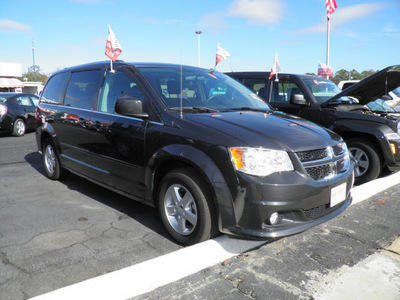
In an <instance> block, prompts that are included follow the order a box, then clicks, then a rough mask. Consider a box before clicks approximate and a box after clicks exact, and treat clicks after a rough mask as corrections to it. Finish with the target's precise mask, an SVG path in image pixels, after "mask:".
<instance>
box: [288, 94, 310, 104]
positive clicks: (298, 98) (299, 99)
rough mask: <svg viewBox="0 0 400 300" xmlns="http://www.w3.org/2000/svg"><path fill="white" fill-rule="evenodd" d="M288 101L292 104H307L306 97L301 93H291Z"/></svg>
mask: <svg viewBox="0 0 400 300" xmlns="http://www.w3.org/2000/svg"><path fill="white" fill-rule="evenodd" d="M290 102H291V103H292V104H299V105H308V103H307V100H306V98H304V95H302V94H293V95H291V97H290Z"/></svg>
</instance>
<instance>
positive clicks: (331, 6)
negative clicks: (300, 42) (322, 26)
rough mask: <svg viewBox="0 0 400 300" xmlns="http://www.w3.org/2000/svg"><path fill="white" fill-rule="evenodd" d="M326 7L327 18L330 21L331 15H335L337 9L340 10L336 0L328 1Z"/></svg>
mask: <svg viewBox="0 0 400 300" xmlns="http://www.w3.org/2000/svg"><path fill="white" fill-rule="evenodd" d="M325 7H326V11H327V18H328V20H330V18H331V14H333V13H334V11H335V9H336V8H338V6H337V4H336V0H326V4H325Z"/></svg>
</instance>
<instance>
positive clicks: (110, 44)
mask: <svg viewBox="0 0 400 300" xmlns="http://www.w3.org/2000/svg"><path fill="white" fill-rule="evenodd" d="M121 52H122V49H121V45H120V44H119V42H118V40H117V38H116V37H115V34H114V32H113V31H112V30H111V27H110V25H108V39H107V44H106V55H107V56H108V57H109V58H110V59H111V60H112V61H116V59H117V57H118V56H119V55H120V54H121Z"/></svg>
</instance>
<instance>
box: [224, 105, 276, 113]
mask: <svg viewBox="0 0 400 300" xmlns="http://www.w3.org/2000/svg"><path fill="white" fill-rule="evenodd" d="M229 110H248V111H258V112H264V113H270V112H271V110H270V109H268V108H266V109H261V108H254V107H248V106H243V107H235V108H230V109H229Z"/></svg>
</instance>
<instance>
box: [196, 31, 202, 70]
mask: <svg viewBox="0 0 400 300" xmlns="http://www.w3.org/2000/svg"><path fill="white" fill-rule="evenodd" d="M195 33H196V34H197V62H198V66H199V67H200V34H201V33H202V32H201V31H200V30H198V31H196V32H195Z"/></svg>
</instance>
